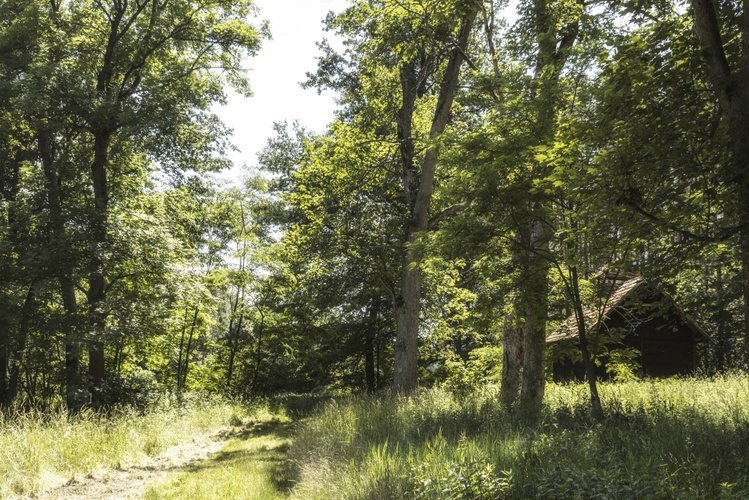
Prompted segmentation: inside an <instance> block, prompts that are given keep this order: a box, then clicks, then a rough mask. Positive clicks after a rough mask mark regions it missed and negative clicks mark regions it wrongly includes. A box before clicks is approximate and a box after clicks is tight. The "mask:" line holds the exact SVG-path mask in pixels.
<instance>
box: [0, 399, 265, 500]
mask: <svg viewBox="0 0 749 500" xmlns="http://www.w3.org/2000/svg"><path fill="white" fill-rule="evenodd" d="M250 411H252V410H251V409H249V408H246V407H243V406H240V405H236V404H232V403H229V402H226V401H224V400H219V399H210V398H206V397H197V396H196V397H188V398H186V399H185V400H184V401H182V402H180V403H176V402H173V403H169V402H166V403H163V404H161V405H160V406H159V407H156V408H152V409H151V410H149V411H147V412H145V413H142V412H137V411H135V410H132V409H127V408H122V409H115V410H112V411H110V412H108V413H107V414H99V413H95V412H91V411H89V412H85V411H84V412H82V413H80V414H78V415H75V416H72V417H71V416H68V415H67V413H65V412H63V411H59V412H56V413H33V412H24V413H22V414H15V415H13V414H12V415H2V414H0V498H14V497H19V496H32V495H34V494H36V493H39V492H41V491H45V490H47V489H50V488H52V487H55V486H59V485H61V484H63V483H65V482H66V481H67V480H69V479H70V478H71V477H73V476H74V475H75V474H87V473H91V472H94V471H97V470H101V469H106V468H114V467H118V466H122V467H127V466H128V465H132V464H137V463H138V462H140V461H142V460H143V459H145V458H146V457H148V456H154V455H157V454H159V453H160V452H161V451H163V450H164V449H166V448H167V447H169V446H172V445H174V444H177V443H180V442H184V441H187V440H189V439H191V438H193V437H195V436H198V435H201V434H206V433H212V432H215V431H216V429H217V428H218V427H220V426H222V425H230V424H232V423H234V422H237V421H241V420H242V419H244V418H246V415H247V413H248V412H250Z"/></svg>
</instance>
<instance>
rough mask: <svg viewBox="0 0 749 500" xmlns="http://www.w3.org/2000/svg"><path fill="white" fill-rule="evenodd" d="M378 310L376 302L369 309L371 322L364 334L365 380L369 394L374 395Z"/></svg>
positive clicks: (375, 385)
mask: <svg viewBox="0 0 749 500" xmlns="http://www.w3.org/2000/svg"><path fill="white" fill-rule="evenodd" d="M377 309H378V303H377V301H374V302H373V303H372V305H371V306H370V308H369V321H367V329H366V332H365V334H364V379H365V383H366V386H367V392H368V393H369V394H372V393H373V392H375V390H377V380H376V375H375V348H376V347H375V346H376V344H377Z"/></svg>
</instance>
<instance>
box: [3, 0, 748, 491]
mask: <svg viewBox="0 0 749 500" xmlns="http://www.w3.org/2000/svg"><path fill="white" fill-rule="evenodd" d="M254 14H255V9H254V7H253V5H252V4H251V2H249V1H241V2H237V1H224V0H204V1H200V2H196V1H187V0H180V1H170V0H166V1H157V0H130V1H127V0H110V1H100V0H90V1H89V0H80V1H71V2H62V1H55V0H53V1H41V0H33V1H29V0H23V1H21V0H6V1H5V2H3V3H2V4H1V5H0V94H1V95H2V96H3V99H2V100H1V101H0V318H2V320H1V321H0V404H2V405H3V406H4V407H5V408H11V407H13V406H14V405H20V406H26V407H55V406H57V407H66V408H68V409H70V410H72V411H74V412H75V411H78V410H81V409H82V408H84V407H86V406H94V407H100V406H108V405H111V404H114V403H123V402H124V403H129V404H133V405H136V406H140V407H144V406H146V405H148V404H149V402H151V401H153V400H155V399H157V398H158V397H160V395H162V394H164V393H167V392H174V393H176V394H182V393H183V392H185V391H186V390H187V389H200V390H206V391H212V392H216V393H223V394H227V395H230V396H232V397H239V398H252V397H256V396H260V395H267V394H277V393H287V392H326V393H342V392H351V391H361V392H364V391H367V392H373V391H376V390H379V389H382V388H385V387H390V386H395V387H396V388H397V389H399V390H402V391H406V392H408V391H413V390H415V389H416V387H417V385H419V384H421V385H422V386H431V385H440V384H444V385H445V386H446V387H448V388H450V389H451V390H454V391H456V392H460V391H468V392H470V391H471V390H473V389H475V387H476V386H477V385H481V384H484V383H488V382H491V381H496V382H500V383H501V391H500V394H499V395H498V396H497V397H498V398H499V400H500V401H501V403H502V404H503V405H504V407H505V408H507V409H514V408H517V409H519V411H520V413H521V415H523V416H524V417H527V418H528V419H535V420H538V419H539V418H540V417H541V413H542V402H543V400H544V391H545V389H544V387H545V381H546V379H547V376H548V372H547V371H546V368H547V365H548V359H547V358H548V357H547V355H546V348H545V338H546V336H547V335H548V334H549V333H551V332H552V331H553V330H554V329H555V328H556V327H557V326H558V325H559V323H560V322H561V321H563V320H564V319H565V318H566V317H568V316H569V315H570V314H577V315H578V316H579V315H580V314H582V311H583V305H584V304H588V303H591V302H594V301H595V300H596V294H595V289H596V278H595V276H596V273H598V272H599V271H600V270H601V269H610V270H619V271H621V272H626V273H636V274H639V275H641V276H643V277H645V278H647V279H648V280H649V281H651V282H652V283H656V284H657V285H658V287H660V289H662V290H663V291H665V292H667V293H668V294H669V295H670V296H671V297H673V298H674V300H675V301H676V302H677V303H678V304H679V305H680V306H681V308H682V309H683V310H684V312H685V313H686V314H688V315H690V316H691V317H693V318H694V320H695V321H696V322H697V323H699V324H700V325H701V326H702V328H703V329H704V330H705V331H706V332H707V333H708V334H709V335H710V337H711V341H710V342H709V343H706V344H705V345H703V346H702V347H701V351H700V352H699V365H700V368H701V370H702V371H703V372H704V373H706V374H716V373H722V372H726V371H729V370H735V369H744V370H745V369H747V363H749V340H748V339H749V313H748V310H749V202H748V201H747V200H749V175H747V172H749V152H747V145H749V83H748V82H747V78H749V76H748V75H749V67H747V65H749V43H748V42H747V40H749V26H746V22H747V21H746V20H747V15H746V12H743V11H742V8H741V7H740V6H738V5H735V3H734V2H729V1H717V2H707V1H705V0H694V1H693V2H692V3H691V4H689V5H684V4H682V3H681V2H670V1H661V2H652V3H647V4H645V3H642V2H630V1H626V0H625V1H621V2H608V3H600V2H579V1H572V0H522V1H519V2H517V4H513V5H512V6H508V5H506V3H505V2H498V1H489V0H485V1H478V0H428V1H427V0H420V1H416V0H398V1H395V0H370V1H358V0H352V1H351V2H350V6H349V8H347V9H346V10H345V11H343V12H341V13H338V14H335V13H331V14H330V15H329V16H328V18H327V19H326V21H325V23H326V26H327V29H328V30H329V31H331V32H332V33H335V34H336V36H338V37H340V38H341V39H342V40H343V50H342V51H341V52H340V53H339V52H336V51H335V50H334V49H333V48H332V46H331V45H330V44H328V43H325V42H322V43H321V44H320V48H321V56H320V59H319V65H318V70H317V71H316V72H314V73H312V74H310V75H308V81H307V82H306V83H305V85H307V86H309V87H313V88H317V89H319V90H322V89H330V90H333V91H335V92H336V93H337V95H338V97H339V101H338V102H339V109H338V113H337V115H336V119H335V120H334V121H333V122H332V123H331V124H329V126H328V128H327V130H326V131H325V132H324V133H322V134H320V135H315V134H310V133H308V132H307V131H305V129H304V128H303V127H302V126H299V125H296V126H288V125H287V124H279V125H277V127H276V133H277V135H276V137H274V138H273V139H271V140H270V141H269V142H268V144H267V146H266V148H265V149H264V151H263V152H262V154H261V155H260V156H259V161H258V165H257V166H256V168H255V169H254V170H253V171H252V172H247V175H246V178H245V179H244V183H243V184H242V185H241V186H231V187H229V186H226V185H223V184H221V183H219V182H217V181H216V180H215V179H214V177H213V176H212V174H213V173H214V172H217V171H220V170H221V169H223V168H226V167H228V166H229V162H228V160H227V159H226V155H225V153H226V150H227V148H228V147H229V146H230V136H229V134H228V131H227V130H226V129H225V127H224V126H223V124H222V123H221V122H220V120H219V119H218V117H217V116H215V115H214V114H213V113H212V111H211V110H212V109H213V108H212V105H214V104H216V103H222V102H224V101H225V95H226V94H225V92H226V90H227V88H228V86H231V87H233V88H235V89H237V90H239V91H240V92H244V93H249V87H248V79H247V75H246V73H245V72H244V71H243V70H242V61H243V58H245V57H248V56H251V55H252V54H254V53H255V52H256V51H257V50H259V48H260V44H261V41H262V38H263V36H266V35H267V34H268V33H267V30H266V27H265V26H264V25H259V26H254V25H253V24H251V22H250V17H251V16H253V15H254ZM579 339H580V343H579V345H578V346H575V347H574V349H575V350H576V352H578V358H579V359H581V360H583V361H584V362H586V365H587V368H588V373H592V370H593V369H594V368H595V364H596V363H597V362H599V359H598V358H597V357H596V356H597V355H599V354H600V353H598V352H597V351H596V350H595V348H594V347H595V346H596V345H598V344H597V339H596V332H594V331H589V332H586V331H585V328H584V327H583V328H582V331H581V332H580V335H579ZM591 346H592V347H591ZM630 354H631V353H630ZM617 355H618V356H620V357H619V358H617V359H620V360H622V363H629V364H628V365H627V366H626V367H623V368H622V369H621V370H620V373H625V374H629V375H630V376H635V375H637V373H638V372H637V367H636V366H634V367H633V366H631V363H630V362H631V361H632V359H634V358H633V356H631V355H628V354H627V353H626V352H622V353H617ZM589 380H590V387H589V390H590V394H591V402H592V403H593V411H594V413H595V414H596V415H597V416H598V417H599V418H600V417H601V416H602V414H603V410H604V407H603V405H602V403H601V398H600V397H599V396H598V395H597V388H596V385H595V378H594V377H589ZM444 473H445V474H450V473H451V472H450V471H449V470H448V469H445V471H444ZM517 474H518V472H517V471H516V472H515V478H517V477H518V476H517ZM492 477H495V476H492ZM496 477H498V476H496ZM729 479H730V478H729ZM507 480H508V481H509V480H510V478H509V477H508V478H507ZM727 480H728V479H727ZM508 484H515V483H511V482H508ZM495 486H496V487H497V488H499V487H500V486H501V485H499V484H497V485H495ZM424 488H426V486H424ZM425 491H426V490H425ZM424 494H425V495H427V496H428V494H427V493H424ZM711 494H717V493H716V492H715V491H712V490H711Z"/></svg>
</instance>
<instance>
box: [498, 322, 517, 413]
mask: <svg viewBox="0 0 749 500" xmlns="http://www.w3.org/2000/svg"><path fill="white" fill-rule="evenodd" d="M502 348H503V352H502V382H501V385H500V389H499V400H500V402H501V403H502V406H504V407H505V408H507V409H508V410H509V409H511V408H512V405H513V404H514V403H515V401H517V399H518V396H519V395H520V382H521V381H522V376H523V328H522V327H521V326H520V325H519V324H518V323H517V320H516V318H515V316H514V315H511V316H510V317H508V318H507V320H506V322H505V326H504V328H503V329H502Z"/></svg>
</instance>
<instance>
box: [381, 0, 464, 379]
mask: <svg viewBox="0 0 749 500" xmlns="http://www.w3.org/2000/svg"><path fill="white" fill-rule="evenodd" d="M476 13H477V10H476V7H474V8H473V9H472V10H471V11H470V12H469V13H467V14H466V17H465V19H463V22H462V24H461V27H460V31H459V33H458V38H457V45H456V47H455V48H453V50H452V51H451V52H450V56H449V59H448V63H447V67H446V69H445V74H444V77H443V80H442V83H441V84H440V91H439V96H438V98H437V105H436V107H435V111H434V116H433V118H432V125H431V128H430V131H429V138H430V139H436V138H437V137H438V136H440V135H441V134H442V133H443V132H444V130H445V127H446V126H447V121H448V118H449V116H450V109H451V108H452V103H453V100H454V98H455V92H456V91H457V88H458V79H459V76H460V67H461V65H462V64H463V59H464V54H465V52H466V49H467V47H468V39H469V35H470V33H471V28H472V26H473V21H474V19H475V18H476ZM424 78H425V76H424V75H422V74H420V72H419V71H417V69H416V65H415V64H414V63H413V62H407V63H404V64H403V66H402V67H401V71H400V79H401V92H402V99H403V102H402V105H401V108H400V110H399V112H398V117H397V122H398V140H399V142H400V153H401V161H402V176H403V186H404V188H405V194H406V201H407V206H408V208H409V214H408V216H409V217H408V219H409V220H408V223H407V226H406V233H405V239H404V241H405V248H404V251H403V258H402V264H401V273H400V274H401V289H400V293H399V294H398V295H397V297H396V303H395V322H396V339H395V366H394V371H393V386H394V388H395V389H396V390H398V391H402V392H406V393H408V392H412V391H414V390H415V389H416V388H417V386H418V343H419V313H420V310H421V269H420V268H419V262H418V258H417V256H416V255H414V252H413V251H412V249H411V245H412V244H413V243H415V242H416V240H417V239H418V237H419V235H420V234H421V233H422V232H423V231H426V230H427V228H428V223H429V207H430V204H431V201H432V192H433V191H434V177H435V173H436V168H437V159H438V157H439V151H438V147H437V146H434V145H432V146H429V147H428V148H427V150H426V153H425V155H424V160H423V162H422V165H421V172H420V174H419V178H418V180H417V179H416V177H417V170H416V168H415V148H414V141H413V136H412V122H413V114H414V110H415V104H416V98H417V95H418V92H419V88H420V87H421V86H422V84H423V83H424V81H423V80H424Z"/></svg>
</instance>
